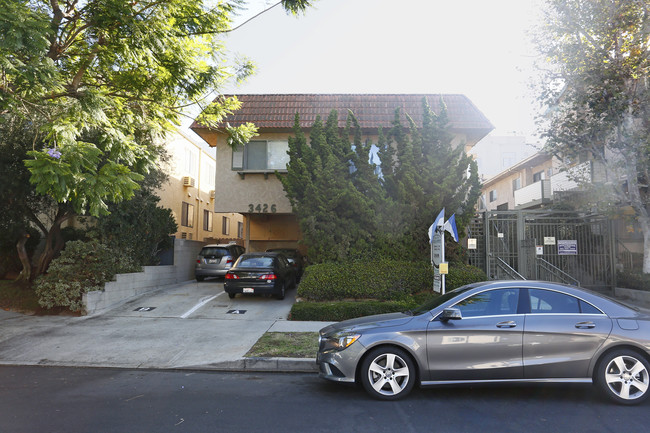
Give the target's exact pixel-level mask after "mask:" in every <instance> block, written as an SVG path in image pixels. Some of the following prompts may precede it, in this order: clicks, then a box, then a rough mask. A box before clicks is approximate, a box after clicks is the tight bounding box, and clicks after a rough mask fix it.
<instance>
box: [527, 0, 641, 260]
mask: <svg viewBox="0 0 650 433" xmlns="http://www.w3.org/2000/svg"><path fill="white" fill-rule="evenodd" d="M537 44H538V47H539V50H540V52H541V53H542V54H543V55H544V60H545V65H544V69H543V71H544V74H543V77H542V78H543V80H542V92H541V93H540V99H541V101H542V102H543V103H544V104H545V105H547V106H548V107H551V109H550V110H548V111H547V116H546V118H545V119H543V126H542V130H543V133H544V136H545V137H546V138H547V148H548V149H549V150H550V151H551V152H553V153H554V154H557V155H558V156H560V157H563V158H566V157H569V158H571V159H573V160H575V159H577V157H578V156H579V155H588V156H589V157H591V158H593V160H594V161H596V162H597V163H598V164H599V165H600V166H601V167H603V168H604V169H605V175H606V177H605V179H594V182H595V183H594V184H592V188H594V189H595V190H597V191H598V195H597V196H596V197H594V201H595V202H598V203H599V204H601V205H602V204H604V203H610V204H612V205H613V206H614V207H615V208H619V209H620V208H621V207H628V208H631V209H633V210H634V217H635V218H636V220H637V221H638V223H639V225H640V227H641V230H642V232H643V237H644V244H645V246H644V252H645V253H644V259H643V271H644V272H646V273H648V272H650V191H649V189H648V188H649V185H650V184H649V182H650V98H649V96H650V82H649V79H650V75H649V72H650V58H649V56H650V5H649V4H648V2H647V1H643V0H590V1H583V0H547V1H546V8H545V19H544V26H543V27H542V28H541V31H540V32H539V35H538V37H537Z"/></svg>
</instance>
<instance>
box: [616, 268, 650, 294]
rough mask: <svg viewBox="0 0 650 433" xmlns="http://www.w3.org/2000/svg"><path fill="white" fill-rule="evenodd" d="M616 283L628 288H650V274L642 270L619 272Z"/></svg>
mask: <svg viewBox="0 0 650 433" xmlns="http://www.w3.org/2000/svg"><path fill="white" fill-rule="evenodd" d="M616 285H617V286H618V287H624V288H626V289H635V290H650V274H644V273H642V272H632V271H625V272H620V271H619V272H617V273H616Z"/></svg>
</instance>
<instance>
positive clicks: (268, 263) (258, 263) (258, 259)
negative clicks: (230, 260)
mask: <svg viewBox="0 0 650 433" xmlns="http://www.w3.org/2000/svg"><path fill="white" fill-rule="evenodd" d="M272 266H273V257H268V256H242V257H241V258H240V259H239V263H237V267H238V268H270V267H272Z"/></svg>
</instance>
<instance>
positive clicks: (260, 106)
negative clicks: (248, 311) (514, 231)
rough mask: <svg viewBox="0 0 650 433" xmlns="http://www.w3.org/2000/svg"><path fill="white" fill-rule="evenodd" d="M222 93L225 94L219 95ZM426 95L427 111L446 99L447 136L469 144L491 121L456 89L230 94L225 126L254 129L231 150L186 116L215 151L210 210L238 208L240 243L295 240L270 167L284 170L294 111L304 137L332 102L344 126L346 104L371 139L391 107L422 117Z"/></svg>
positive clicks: (254, 247)
mask: <svg viewBox="0 0 650 433" xmlns="http://www.w3.org/2000/svg"><path fill="white" fill-rule="evenodd" d="M227 96H228V95H227ZM425 97H426V98H427V99H428V102H429V105H430V106H431V108H432V109H433V111H435V112H440V101H441V100H442V101H444V104H445V105H446V107H447V112H448V117H449V123H450V128H451V132H452V133H453V135H454V139H453V143H455V144H456V145H463V146H464V147H465V150H466V151H467V150H469V149H470V148H471V147H472V146H474V145H475V144H476V143H477V142H478V141H479V140H480V139H482V138H483V137H485V136H486V135H487V134H488V133H489V132H490V131H491V130H492V129H493V126H492V124H491V123H490V122H489V121H488V120H487V118H486V117H485V116H484V115H483V114H482V113H481V112H480V111H479V110H478V109H477V108H476V107H475V106H474V105H473V104H472V102H471V101H470V100H469V99H468V98H467V97H465V96H464V95H413V94H409V95H364V94H357V95H351V94H320V95H319V94H292V95H238V98H239V100H240V101H241V102H242V108H241V109H240V110H238V111H237V112H236V113H235V114H233V115H230V116H228V117H227V118H226V119H224V123H228V124H229V125H231V126H237V125H241V124H243V123H246V122H253V123H254V124H255V125H256V126H257V127H258V136H257V137H255V139H254V140H251V141H250V142H249V143H248V144H247V145H246V146H243V147H240V148H238V149H236V150H235V151H233V150H232V149H231V148H230V147H229V146H228V145H227V144H226V136H225V135H224V134H222V133H219V132H218V131H216V130H213V129H210V128H206V127H204V126H203V125H200V124H198V123H196V122H195V123H194V124H193V125H192V127H191V128H192V129H193V130H194V131H195V132H196V133H197V134H198V135H199V136H201V137H202V138H203V139H204V140H205V141H206V142H207V143H208V144H209V145H210V146H212V147H216V148H217V152H218V158H217V167H216V172H217V176H218V184H219V187H218V188H217V189H216V192H215V201H214V210H215V212H232V213H240V214H242V215H243V216H244V237H245V245H244V246H245V247H246V249H247V250H250V251H263V250H265V249H267V248H274V247H301V246H300V245H299V241H300V239H301V233H300V229H299V225H298V221H297V218H296V217H295V215H294V214H293V213H292V209H291V205H290V203H289V200H288V199H287V197H286V195H285V193H284V190H283V188H282V184H281V183H280V181H279V180H278V179H277V178H276V176H275V172H276V171H277V172H279V173H283V172H286V164H287V162H288V158H289V157H288V155H287V149H288V137H289V136H291V135H292V128H293V126H294V119H295V114H296V113H299V115H300V126H301V128H302V129H303V131H305V134H306V135H307V138H308V139H309V137H308V136H309V128H311V126H312V124H313V122H314V120H316V117H317V116H321V118H322V119H323V121H325V120H326V119H327V116H328V115H329V114H330V112H331V111H332V110H337V111H338V113H339V127H340V128H344V127H345V124H346V115H347V112H348V110H350V111H352V112H353V113H354V115H355V116H356V118H357V120H358V121H359V123H360V125H361V127H362V130H363V132H364V134H365V138H367V139H370V140H371V141H372V142H374V143H376V142H377V134H378V128H379V127H383V128H385V129H387V128H390V126H391V122H392V121H393V120H394V117H395V109H396V108H400V109H401V110H402V115H404V113H407V114H408V115H409V116H410V117H411V118H412V119H413V120H414V121H415V122H416V124H418V123H420V122H421V121H422V120H421V119H422V100H423V98H425ZM404 124H405V125H407V123H406V121H405V122H404Z"/></svg>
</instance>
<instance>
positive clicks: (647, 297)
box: [614, 287, 650, 308]
mask: <svg viewBox="0 0 650 433" xmlns="http://www.w3.org/2000/svg"><path fill="white" fill-rule="evenodd" d="M614 295H615V296H616V297H617V298H623V299H629V300H630V301H631V302H632V303H633V304H635V305H638V306H640V307H645V308H650V292H648V291H645V290H633V289H624V288H621V287H616V288H615V289H614Z"/></svg>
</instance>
